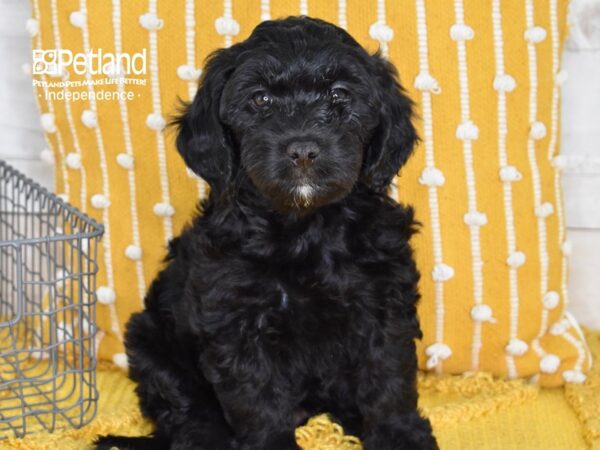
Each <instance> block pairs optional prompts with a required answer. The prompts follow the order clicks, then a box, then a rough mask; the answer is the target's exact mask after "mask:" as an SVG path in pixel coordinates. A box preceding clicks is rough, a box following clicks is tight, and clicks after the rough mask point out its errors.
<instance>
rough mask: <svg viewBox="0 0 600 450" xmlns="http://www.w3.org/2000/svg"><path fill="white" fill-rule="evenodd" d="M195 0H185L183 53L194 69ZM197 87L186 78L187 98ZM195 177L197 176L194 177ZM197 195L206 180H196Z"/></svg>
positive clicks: (195, 83) (202, 189)
mask: <svg viewBox="0 0 600 450" xmlns="http://www.w3.org/2000/svg"><path fill="white" fill-rule="evenodd" d="M195 3H196V0H185V50H186V51H185V53H186V59H187V65H188V67H189V68H194V71H195V69H196V17H195V14H196V11H195ZM197 89H198V80H197V79H196V78H193V79H191V80H188V100H190V101H192V100H193V99H194V96H195V95H196V90H197ZM195 178H197V177H195ZM197 185H198V197H199V199H200V200H202V199H203V198H204V197H205V196H206V182H205V181H204V180H202V179H198V180H197Z"/></svg>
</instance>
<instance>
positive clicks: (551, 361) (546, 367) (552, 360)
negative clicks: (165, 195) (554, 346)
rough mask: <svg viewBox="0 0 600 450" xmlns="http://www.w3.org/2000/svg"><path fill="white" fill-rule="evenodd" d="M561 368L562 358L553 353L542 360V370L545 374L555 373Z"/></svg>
mask: <svg viewBox="0 0 600 450" xmlns="http://www.w3.org/2000/svg"><path fill="white" fill-rule="evenodd" d="M559 366H560V358H559V357H558V356H556V355H553V354H551V353H549V354H547V355H546V356H544V357H543V358H542V359H541V360H540V370H541V371H542V372H544V373H555V372H556V371H557V370H558V367H559Z"/></svg>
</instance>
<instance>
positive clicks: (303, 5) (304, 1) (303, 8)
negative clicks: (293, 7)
mask: <svg viewBox="0 0 600 450" xmlns="http://www.w3.org/2000/svg"><path fill="white" fill-rule="evenodd" d="M300 15H301V16H308V0H300Z"/></svg>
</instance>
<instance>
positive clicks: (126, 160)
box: [117, 153, 134, 170]
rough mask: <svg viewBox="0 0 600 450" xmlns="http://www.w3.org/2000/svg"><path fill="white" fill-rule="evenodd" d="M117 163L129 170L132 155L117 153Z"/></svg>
mask: <svg viewBox="0 0 600 450" xmlns="http://www.w3.org/2000/svg"><path fill="white" fill-rule="evenodd" d="M117 164H118V165H119V166H121V167H122V168H123V169H127V170H131V169H133V164H134V160H133V156H131V155H128V154H127V153H119V154H118V155H117Z"/></svg>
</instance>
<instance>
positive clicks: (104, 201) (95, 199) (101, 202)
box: [90, 194, 110, 209]
mask: <svg viewBox="0 0 600 450" xmlns="http://www.w3.org/2000/svg"><path fill="white" fill-rule="evenodd" d="M90 202H91V204H92V206H93V207H94V208H97V209H104V208H108V207H109V206H110V200H108V197H106V195H103V194H95V195H92V198H91V199H90Z"/></svg>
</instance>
